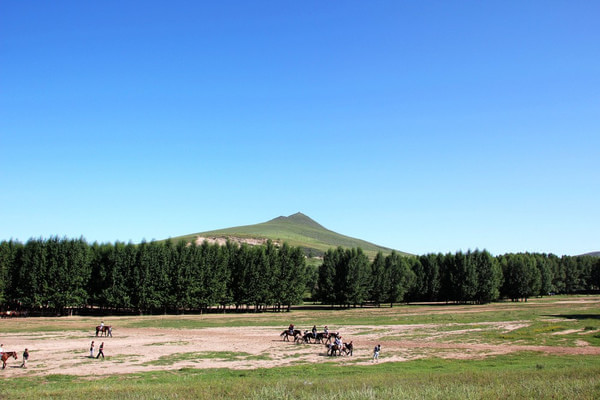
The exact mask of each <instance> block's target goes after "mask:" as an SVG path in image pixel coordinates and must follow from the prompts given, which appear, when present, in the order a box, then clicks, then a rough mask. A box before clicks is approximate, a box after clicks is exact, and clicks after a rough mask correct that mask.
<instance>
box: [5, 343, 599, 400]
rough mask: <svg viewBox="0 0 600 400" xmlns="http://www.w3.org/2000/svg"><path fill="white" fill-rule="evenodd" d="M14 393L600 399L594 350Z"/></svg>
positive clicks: (29, 386)
mask: <svg viewBox="0 0 600 400" xmlns="http://www.w3.org/2000/svg"><path fill="white" fill-rule="evenodd" d="M10 383H11V384H10V385H1V386H0V398H9V399H60V398H65V399H67V398H68V399H89V398H121V399H237V398H240V399H241V398H243V399H322V398H327V399H344V400H347V399H415V398H427V399H457V398H460V399H463V398H464V399H498V398H502V399H522V398H532V399H533V398H535V399H550V398H561V399H595V398H598V397H600V363H598V357H593V356H577V357H575V356H544V355H540V354H537V353H521V354H513V355H510V356H501V357H490V358H487V359H484V360H470V361H464V360H443V359H437V358H432V359H424V360H416V361H410V362H403V363H381V364H369V365H345V366H343V367H342V366H339V365H336V364H329V363H326V364H318V365H315V364H309V365H299V366H292V367H285V368H269V369H255V370H241V371H240V370H230V369H211V370H196V369H181V370H179V371H174V372H148V373H141V374H131V375H122V376H111V377H106V378H92V379H91V380H90V377H83V378H81V377H73V376H64V375H50V376H45V377H22V378H11V380H10Z"/></svg>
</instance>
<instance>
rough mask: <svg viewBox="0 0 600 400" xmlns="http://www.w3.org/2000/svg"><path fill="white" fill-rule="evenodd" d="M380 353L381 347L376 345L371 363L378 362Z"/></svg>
mask: <svg viewBox="0 0 600 400" xmlns="http://www.w3.org/2000/svg"><path fill="white" fill-rule="evenodd" d="M380 351H381V345H380V344H378V345H377V346H375V348H374V349H373V362H379V352H380Z"/></svg>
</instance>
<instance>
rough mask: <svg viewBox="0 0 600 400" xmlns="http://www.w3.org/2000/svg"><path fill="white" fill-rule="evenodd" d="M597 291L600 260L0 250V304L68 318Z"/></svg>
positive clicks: (166, 246)
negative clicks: (315, 258)
mask: <svg viewBox="0 0 600 400" xmlns="http://www.w3.org/2000/svg"><path fill="white" fill-rule="evenodd" d="M599 287H600V258H597V257H590V256H573V257H571V256H563V257H560V258H559V257H557V256H555V255H552V254H538V253H533V254H532V253H520V254H505V255H501V256H496V257H494V256H492V255H491V254H490V253H489V252H487V251H485V250H484V251H479V250H476V251H468V252H466V253H463V252H457V253H455V254H451V253H448V254H433V253H432V254H427V255H422V256H410V257H407V256H401V255H400V254H398V253H396V252H392V253H391V254H388V255H384V254H382V253H378V254H377V255H376V256H375V258H374V259H373V260H369V258H368V257H367V256H366V254H365V253H364V252H363V251H362V250H361V249H360V248H353V249H344V248H341V247H338V248H337V249H330V250H328V251H327V252H326V253H325V254H324V256H323V261H322V264H321V265H320V266H319V267H311V266H308V265H307V263H306V260H305V256H304V254H303V251H302V249H301V248H299V247H291V246H288V245H287V244H285V243H284V244H283V245H281V246H277V245H275V244H274V243H272V242H267V243H266V244H265V245H263V246H248V245H245V244H242V245H238V244H236V243H232V242H228V243H226V244H225V245H223V246H220V245H218V244H209V243H207V242H204V243H202V244H194V243H185V242H179V243H173V242H171V241H170V240H167V241H165V242H142V243H141V244H137V245H135V244H132V243H128V244H125V243H121V242H116V243H114V244H111V243H104V244H98V243H93V244H88V243H87V242H86V241H85V240H84V239H82V238H81V239H66V238H63V239H60V238H58V237H52V238H49V239H30V240H29V241H27V242H26V243H25V244H23V243H20V242H17V241H12V240H11V241H3V242H0V307H1V308H4V309H21V310H33V311H36V310H37V311H40V312H44V311H52V312H57V313H63V312H65V310H67V309H74V308H92V309H100V310H104V311H112V312H136V313H167V312H168V313H172V312H198V311H202V310H208V309H214V308H223V309H224V308H226V307H235V309H237V310H244V309H249V308H252V310H255V311H260V310H264V309H267V308H270V307H272V308H273V309H275V310H289V308H290V306H291V305H294V304H300V303H301V302H302V299H303V297H304V295H305V293H308V292H310V294H311V299H312V300H315V301H320V302H322V303H323V304H329V305H340V306H346V307H347V306H356V305H364V304H367V303H370V304H374V305H382V304H390V305H393V304H395V303H401V302H427V301H445V302H462V303H487V302H491V301H495V300H497V299H499V298H508V299H512V300H520V299H527V298H528V297H531V296H538V295H547V294H551V293H557V294H561V293H580V292H589V291H594V290H598V289H599Z"/></svg>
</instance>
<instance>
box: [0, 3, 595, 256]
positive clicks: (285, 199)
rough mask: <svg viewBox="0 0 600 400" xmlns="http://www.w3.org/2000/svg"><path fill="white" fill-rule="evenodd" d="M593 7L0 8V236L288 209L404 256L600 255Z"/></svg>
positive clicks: (169, 231) (222, 219) (201, 220)
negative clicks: (468, 252)
mask: <svg viewBox="0 0 600 400" xmlns="http://www.w3.org/2000/svg"><path fill="white" fill-rule="evenodd" d="M324 3H325V4H324ZM599 15H600V3H598V2H592V1H527V2H522V1H514V2H512V1H486V2H481V1H462V2H458V1H457V2H448V1H429V2H416V1H374V2H354V1H348V2H342V1H340V2H317V1H315V2H312V1H305V2H291V1H268V2H263V1H257V2H247V1H223V2H216V1H215V2H196V1H169V2H167V1H161V2H157V1H139V2H136V1H128V2H116V1H105V2H101V3H94V2H79V1H73V2H67V1H59V2H35V3H33V2H2V3H0V179H1V182H2V184H1V190H0V240H8V239H11V238H13V239H18V240H20V241H23V242H24V241H27V240H28V239H29V238H32V237H49V236H52V235H58V236H60V237H63V236H66V237H80V236H83V237H84V238H86V239H87V240H88V241H89V242H93V241H98V242H115V241H117V240H119V241H125V242H128V241H132V242H134V243H137V242H140V241H141V240H142V239H146V240H152V239H164V238H167V237H174V236H179V235H184V234H189V233H194V232H200V231H206V230H212V229H218V228H225V227H230V226H237V225H248V224H254V223H259V222H264V221H266V220H269V219H271V218H274V217H277V216H280V215H290V214H293V213H295V212H298V211H301V212H303V213H304V214H307V215H308V216H310V217H312V218H313V219H315V220H316V221H318V222H319V223H321V224H322V225H324V226H325V227H327V228H329V229H331V230H334V231H336V232H339V233H342V234H346V235H349V236H353V237H358V238H361V239H364V240H368V241H371V242H374V243H377V244H380V245H384V246H388V247H391V248H395V249H398V250H402V251H407V252H411V253H415V254H424V253H429V252H455V251H458V250H465V251H466V250H468V249H476V248H478V249H487V250H489V251H490V252H492V253H493V254H504V253H508V252H520V251H533V252H548V253H555V254H558V255H563V254H570V255H576V254H581V253H585V252H589V251H597V250H600V233H599V232H600V230H599V227H600V212H599V204H600V202H599V201H598V199H600V179H599V172H600V161H599V160H600V157H599V155H600V24H598V16H599Z"/></svg>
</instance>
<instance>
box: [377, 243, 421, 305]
mask: <svg viewBox="0 0 600 400" xmlns="http://www.w3.org/2000/svg"><path fill="white" fill-rule="evenodd" d="M416 261H418V260H416V259H415V258H409V257H403V256H401V255H400V254H398V253H396V252H395V251H392V253H391V254H390V255H388V256H387V257H386V258H385V268H386V269H387V270H388V271H389V272H390V292H389V297H388V298H387V299H386V300H387V302H388V303H390V307H392V306H393V304H394V303H398V302H402V301H404V296H405V294H406V293H407V292H408V291H409V290H410V287H411V286H412V285H413V284H414V281H415V274H414V272H413V270H412V263H413V262H416Z"/></svg>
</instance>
